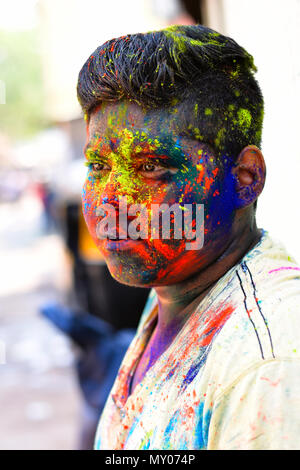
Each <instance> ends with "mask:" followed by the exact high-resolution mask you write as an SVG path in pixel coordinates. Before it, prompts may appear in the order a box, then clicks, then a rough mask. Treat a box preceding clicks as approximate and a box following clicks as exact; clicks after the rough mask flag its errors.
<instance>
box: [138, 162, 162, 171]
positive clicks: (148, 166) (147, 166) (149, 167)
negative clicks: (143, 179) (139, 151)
mask: <svg viewBox="0 0 300 470" xmlns="http://www.w3.org/2000/svg"><path fill="white" fill-rule="evenodd" d="M157 168H159V167H158V165H154V163H144V164H143V165H142V166H141V170H142V171H155V169H157Z"/></svg>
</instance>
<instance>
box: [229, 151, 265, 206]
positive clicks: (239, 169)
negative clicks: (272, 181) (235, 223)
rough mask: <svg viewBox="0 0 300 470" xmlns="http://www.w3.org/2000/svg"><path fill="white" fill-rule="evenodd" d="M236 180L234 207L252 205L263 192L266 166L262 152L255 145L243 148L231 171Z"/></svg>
mask: <svg viewBox="0 0 300 470" xmlns="http://www.w3.org/2000/svg"><path fill="white" fill-rule="evenodd" d="M232 173H233V175H234V177H235V180H236V207H237V208H242V207H246V206H249V205H251V204H253V203H254V202H255V201H256V199H257V198H258V196H259V195H260V193H261V192H262V190H263V187H264V184H265V178H266V165H265V161H264V157H263V155H262V152H261V151H260V149H259V148H258V147H256V146H255V145H249V146H247V147H245V148H244V149H243V150H242V151H241V153H240V154H239V156H238V158H237V161H236V165H235V166H234V168H233V171H232Z"/></svg>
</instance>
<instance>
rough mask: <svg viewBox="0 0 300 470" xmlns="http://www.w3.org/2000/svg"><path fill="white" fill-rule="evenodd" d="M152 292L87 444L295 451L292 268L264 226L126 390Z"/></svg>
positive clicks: (296, 303) (298, 388) (297, 367)
mask: <svg viewBox="0 0 300 470" xmlns="http://www.w3.org/2000/svg"><path fill="white" fill-rule="evenodd" d="M156 316H157V298H156V295H155V293H154V291H151V293H150V295H149V299H148V302H147V304H146V307H145V310H144V312H143V315H142V317H141V321H140V324H139V327H138V329H137V333H136V336H135V338H134V339H133V341H132V343H131V345H130V347H129V349H128V351H127V353H126V355H125V357H124V360H123V362H122V364H121V367H120V369H119V373H118V376H117V378H116V381H115V383H114V386H113V388H112V391H111V393H110V395H109V397H108V400H107V402H106V406H105V409H104V411H103V414H102V417H101V419H100V422H99V424H98V430H97V434H96V439H95V449H127V450H133V449H159V450H162V449H174V450H179V449H189V450H197V449H208V450H217V449H220V450H223V449H232V450H240V449H253V450H254V449H259V450H264V449H300V267H298V266H297V264H296V262H295V261H294V260H293V259H292V258H291V257H290V256H289V255H288V254H287V252H286V251H285V249H284V247H283V246H282V245H281V244H280V243H278V242H275V241H273V240H272V239H271V237H270V236H269V235H268V233H267V232H263V236H262V238H261V240H260V242H259V243H258V244H257V245H256V246H255V247H254V248H253V249H252V250H251V251H249V252H248V254H247V255H246V256H245V257H244V258H243V259H242V260H241V261H240V262H239V263H238V264H237V265H235V266H234V267H233V268H231V269H230V270H229V271H228V272H227V273H226V274H225V275H224V276H223V277H222V278H221V279H220V280H219V281H218V282H217V283H216V284H215V286H214V287H213V288H212V290H211V291H210V292H209V294H208V295H207V296H206V297H205V298H204V299H203V300H202V301H201V302H200V303H199V305H198V307H197V308H196V310H195V311H194V313H193V314H192V315H191V316H190V317H189V319H188V321H187V322H186V323H185V325H184V326H183V328H182V329H181V331H180V332H179V333H178V335H177V336H176V338H175V339H174V340H173V342H172V343H171V345H170V346H169V347H168V349H167V350H166V351H165V352H164V353H163V354H162V355H161V356H160V357H159V359H158V360H157V361H156V363H155V364H154V365H153V366H152V367H151V368H150V369H149V370H148V371H147V373H146V375H145V376H144V378H143V380H142V382H141V383H139V384H138V385H137V386H136V387H135V389H134V391H133V393H132V394H131V395H129V385H130V381H131V378H132V376H133V373H134V370H135V367H136V366H137V363H138V361H139V359H140V357H141V354H142V353H143V351H144V349H145V346H146V344H147V341H148V340H149V338H150V336H151V333H152V331H153V325H155V321H156Z"/></svg>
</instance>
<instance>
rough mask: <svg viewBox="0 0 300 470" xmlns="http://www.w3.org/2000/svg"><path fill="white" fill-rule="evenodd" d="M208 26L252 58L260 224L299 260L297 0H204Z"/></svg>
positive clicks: (299, 19)
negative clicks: (258, 102) (260, 115)
mask: <svg viewBox="0 0 300 470" xmlns="http://www.w3.org/2000/svg"><path fill="white" fill-rule="evenodd" d="M206 11H207V22H208V26H210V27H212V28H213V29H217V30H219V32H221V33H224V34H226V35H228V36H231V37H232V38H233V39H235V40H236V41H237V42H238V43H239V44H240V45H241V46H243V47H245V48H246V49H247V51H248V52H249V53H251V54H252V55H253V56H254V59H255V64H256V66H257V67H258V73H257V75H256V76H257V79H258V81H259V83H260V86H261V88H262V91H263V94H264V98H265V121H264V130H263V143H262V150H263V153H264V156H265V160H266V164H267V182H266V186H265V189H264V192H263V194H262V195H261V197H260V199H259V204H258V209H257V219H258V223H259V226H260V227H264V228H265V229H267V230H269V231H270V233H271V234H272V235H273V236H274V237H276V238H279V239H281V241H282V242H283V243H284V244H285V245H286V247H287V248H288V250H289V251H290V252H291V253H292V254H293V255H294V256H295V257H296V258H297V260H298V262H300V210H299V204H300V197H299V195H300V145H299V138H300V98H299V97H300V91H299V83H300V50H299V49H300V0H207V1H206Z"/></svg>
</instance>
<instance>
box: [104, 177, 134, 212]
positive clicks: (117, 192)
mask: <svg viewBox="0 0 300 470" xmlns="http://www.w3.org/2000/svg"><path fill="white" fill-rule="evenodd" d="M121 177H122V172H121V171H118V172H114V173H113V174H111V175H110V178H109V180H108V181H107V184H106V185H105V187H104V188H103V191H101V203H100V204H101V205H102V204H111V205H112V206H113V207H114V208H115V210H117V211H118V210H119V202H120V199H121V198H124V197H125V198H126V197H127V194H128V191H127V188H126V186H125V185H124V184H121V183H120V178H121Z"/></svg>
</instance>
